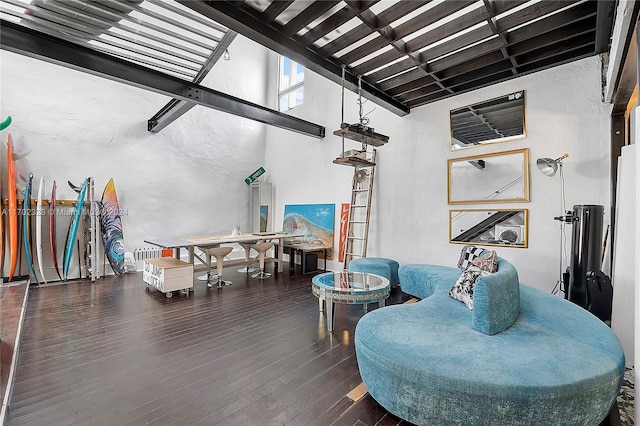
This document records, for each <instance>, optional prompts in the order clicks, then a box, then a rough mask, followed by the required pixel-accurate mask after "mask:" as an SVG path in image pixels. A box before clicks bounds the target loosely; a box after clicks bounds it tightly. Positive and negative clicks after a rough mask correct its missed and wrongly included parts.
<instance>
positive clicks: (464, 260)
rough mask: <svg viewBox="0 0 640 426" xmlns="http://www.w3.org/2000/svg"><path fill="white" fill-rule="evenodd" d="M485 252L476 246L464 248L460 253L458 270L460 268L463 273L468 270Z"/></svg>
mask: <svg viewBox="0 0 640 426" xmlns="http://www.w3.org/2000/svg"><path fill="white" fill-rule="evenodd" d="M483 251H484V249H483V248H480V247H476V246H464V247H462V251H461V252H460V259H459V260H458V268H460V270H462V271H464V270H466V269H467V267H468V266H469V265H471V261H472V260H473V259H475V258H476V257H478V256H480V253H482V252H483Z"/></svg>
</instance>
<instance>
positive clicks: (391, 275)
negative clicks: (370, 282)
mask: <svg viewBox="0 0 640 426" xmlns="http://www.w3.org/2000/svg"><path fill="white" fill-rule="evenodd" d="M399 266H400V265H399V264H398V262H396V261H395V260H392V259H386V258H384V257H362V258H359V259H353V260H352V261H351V262H349V267H348V269H349V270H350V271H352V272H366V273H368V274H375V275H380V276H382V277H385V278H386V279H388V280H389V284H390V285H391V287H394V286H397V285H398V284H400V280H399V279H398V268H399Z"/></svg>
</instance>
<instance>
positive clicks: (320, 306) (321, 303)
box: [318, 297, 324, 312]
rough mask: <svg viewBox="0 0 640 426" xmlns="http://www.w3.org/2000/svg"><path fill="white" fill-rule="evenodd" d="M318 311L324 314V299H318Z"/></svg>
mask: <svg viewBox="0 0 640 426" xmlns="http://www.w3.org/2000/svg"><path fill="white" fill-rule="evenodd" d="M318 310H319V311H320V312H324V299H323V298H321V297H318Z"/></svg>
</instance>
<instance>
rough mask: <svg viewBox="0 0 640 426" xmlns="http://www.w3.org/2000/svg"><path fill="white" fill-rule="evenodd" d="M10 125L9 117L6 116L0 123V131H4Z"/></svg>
mask: <svg viewBox="0 0 640 426" xmlns="http://www.w3.org/2000/svg"><path fill="white" fill-rule="evenodd" d="M10 124H11V116H10V115H8V116H7V118H5V119H4V120H2V122H1V123H0V130H4V129H6V128H7V127H9V125H10Z"/></svg>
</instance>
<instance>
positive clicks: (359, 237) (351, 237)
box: [347, 237, 364, 241]
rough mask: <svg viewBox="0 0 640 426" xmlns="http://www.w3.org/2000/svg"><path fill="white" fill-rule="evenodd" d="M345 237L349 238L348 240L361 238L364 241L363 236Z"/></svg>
mask: <svg viewBox="0 0 640 426" xmlns="http://www.w3.org/2000/svg"><path fill="white" fill-rule="evenodd" d="M347 238H348V239H350V240H362V241H364V238H363V237H347Z"/></svg>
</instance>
